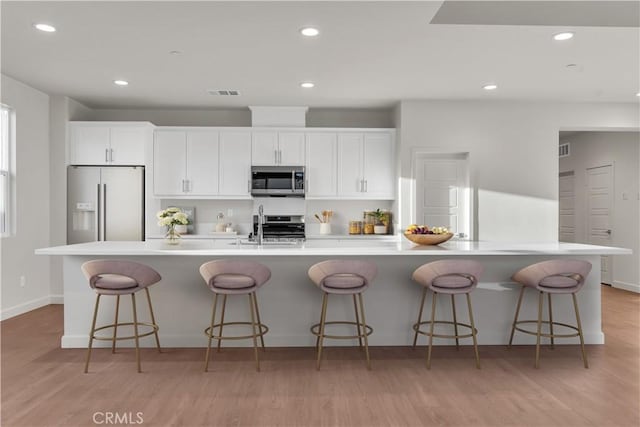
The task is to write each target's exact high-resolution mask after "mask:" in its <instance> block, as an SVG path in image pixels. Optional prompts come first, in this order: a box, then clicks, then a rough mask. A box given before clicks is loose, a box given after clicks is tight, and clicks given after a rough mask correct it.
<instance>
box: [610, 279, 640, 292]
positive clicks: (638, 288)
mask: <svg viewBox="0 0 640 427" xmlns="http://www.w3.org/2000/svg"><path fill="white" fill-rule="evenodd" d="M613 287H614V288H617V289H623V290H625V291H629V292H635V293H637V294H640V285H638V284H636V283H627V282H621V281H619V280H614V281H613Z"/></svg>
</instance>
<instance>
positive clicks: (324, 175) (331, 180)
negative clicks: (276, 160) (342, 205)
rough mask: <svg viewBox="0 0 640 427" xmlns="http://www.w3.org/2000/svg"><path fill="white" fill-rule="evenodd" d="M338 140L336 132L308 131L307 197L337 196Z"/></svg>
mask: <svg viewBox="0 0 640 427" xmlns="http://www.w3.org/2000/svg"><path fill="white" fill-rule="evenodd" d="M337 141H338V138H337V135H336V133H335V132H318V133H315V132H314V133H307V143H306V146H307V147H306V148H307V153H306V158H307V162H306V165H305V166H306V167H305V172H306V180H307V182H306V186H307V188H306V197H308V198H330V197H333V198H335V197H336V195H337V191H338V184H337V182H338V179H337V178H338V175H337V172H338V157H337V148H338V143H337Z"/></svg>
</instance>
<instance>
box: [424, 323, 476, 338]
mask: <svg viewBox="0 0 640 427" xmlns="http://www.w3.org/2000/svg"><path fill="white" fill-rule="evenodd" d="M430 324H431V321H430V320H427V321H424V322H420V323H414V324H413V330H414V331H416V332H417V333H419V334H422V335H426V336H428V337H429V336H432V335H431V333H429V332H428V331H423V330H420V326H422V325H430ZM433 324H434V325H456V326H462V327H463V328H467V329H469V330H471V331H473V332H472V333H470V334H465V335H458V334H454V335H443V334H433V337H434V338H452V339H453V338H471V337H473V335H474V334H475V335H478V329H476V328H473V327H472V326H471V325H468V324H466V323H460V322H450V321H446V320H436V321H435V322H433Z"/></svg>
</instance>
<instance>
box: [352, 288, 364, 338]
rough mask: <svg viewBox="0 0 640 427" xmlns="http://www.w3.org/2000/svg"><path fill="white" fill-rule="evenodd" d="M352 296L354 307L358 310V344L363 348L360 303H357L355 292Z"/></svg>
mask: <svg viewBox="0 0 640 427" xmlns="http://www.w3.org/2000/svg"><path fill="white" fill-rule="evenodd" d="M352 297H353V309H354V311H355V312H356V327H357V328H358V344H359V345H360V348H362V333H361V332H360V316H359V315H358V305H357V304H356V295H355V294H353V295H352ZM365 332H366V331H365Z"/></svg>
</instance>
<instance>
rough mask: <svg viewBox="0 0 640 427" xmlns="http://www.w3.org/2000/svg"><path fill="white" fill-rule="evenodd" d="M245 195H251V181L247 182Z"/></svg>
mask: <svg viewBox="0 0 640 427" xmlns="http://www.w3.org/2000/svg"><path fill="white" fill-rule="evenodd" d="M247 193H251V180H250V179H248V180H247Z"/></svg>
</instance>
